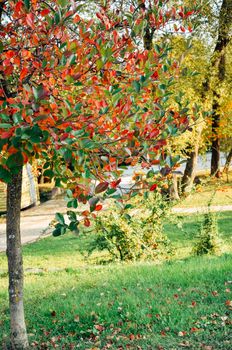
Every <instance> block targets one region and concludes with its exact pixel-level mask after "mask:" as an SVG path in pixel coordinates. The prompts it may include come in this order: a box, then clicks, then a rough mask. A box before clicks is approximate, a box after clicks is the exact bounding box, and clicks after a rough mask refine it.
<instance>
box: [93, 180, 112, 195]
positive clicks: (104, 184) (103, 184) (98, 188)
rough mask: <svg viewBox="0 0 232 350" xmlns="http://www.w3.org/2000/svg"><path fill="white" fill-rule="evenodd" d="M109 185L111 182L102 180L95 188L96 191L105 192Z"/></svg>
mask: <svg viewBox="0 0 232 350" xmlns="http://www.w3.org/2000/svg"><path fill="white" fill-rule="evenodd" d="M108 186H109V182H100V183H99V184H98V185H97V186H96V188H95V193H101V192H104V191H105V190H106V189H107V188H108Z"/></svg>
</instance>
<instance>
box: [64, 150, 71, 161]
mask: <svg viewBox="0 0 232 350" xmlns="http://www.w3.org/2000/svg"><path fill="white" fill-rule="evenodd" d="M71 159H72V151H71V150H70V149H66V151H65V152H64V160H65V162H67V163H69V162H71Z"/></svg>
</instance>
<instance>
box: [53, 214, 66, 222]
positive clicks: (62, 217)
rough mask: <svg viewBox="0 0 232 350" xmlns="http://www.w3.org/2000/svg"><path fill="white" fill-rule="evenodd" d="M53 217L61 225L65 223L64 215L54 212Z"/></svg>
mask: <svg viewBox="0 0 232 350" xmlns="http://www.w3.org/2000/svg"><path fill="white" fill-rule="evenodd" d="M55 218H56V220H57V221H58V222H59V223H60V224H62V225H64V224H65V220H64V215H63V214H61V213H56V215H55Z"/></svg>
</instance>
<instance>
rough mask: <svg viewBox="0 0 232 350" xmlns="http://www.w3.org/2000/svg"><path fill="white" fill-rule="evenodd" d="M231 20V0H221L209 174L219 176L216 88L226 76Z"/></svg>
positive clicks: (213, 61) (217, 95)
mask: <svg viewBox="0 0 232 350" xmlns="http://www.w3.org/2000/svg"><path fill="white" fill-rule="evenodd" d="M231 22H232V0H223V1H222V5H221V10H220V14H219V28H218V38H217V42H216V46H215V49H214V54H213V57H212V60H211V62H212V68H213V69H214V72H213V74H212V78H213V80H212V81H213V84H214V87H213V89H212V92H213V116H212V158H211V175H212V176H216V177H220V139H219V135H218V128H219V126H220V112H219V107H220V106H219V98H220V95H219V93H218V90H217V89H218V88H220V87H221V86H222V84H223V82H224V80H225V77H226V49H227V47H228V45H229V43H230V31H231Z"/></svg>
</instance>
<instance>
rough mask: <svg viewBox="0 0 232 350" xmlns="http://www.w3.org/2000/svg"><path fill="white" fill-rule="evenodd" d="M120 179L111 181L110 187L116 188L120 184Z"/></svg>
mask: <svg viewBox="0 0 232 350" xmlns="http://www.w3.org/2000/svg"><path fill="white" fill-rule="evenodd" d="M121 181H122V179H118V180H117V181H112V182H111V184H110V186H111V187H112V188H116V187H117V186H118V185H119V184H120V182H121Z"/></svg>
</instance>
